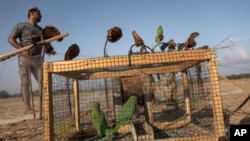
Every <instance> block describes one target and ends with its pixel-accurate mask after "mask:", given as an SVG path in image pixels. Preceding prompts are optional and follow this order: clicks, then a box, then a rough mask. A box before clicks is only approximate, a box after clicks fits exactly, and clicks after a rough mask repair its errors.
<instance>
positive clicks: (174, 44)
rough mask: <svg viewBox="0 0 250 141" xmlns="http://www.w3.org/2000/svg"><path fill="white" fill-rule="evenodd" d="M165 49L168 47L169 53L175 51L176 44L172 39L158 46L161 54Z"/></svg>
mask: <svg viewBox="0 0 250 141" xmlns="http://www.w3.org/2000/svg"><path fill="white" fill-rule="evenodd" d="M167 47H169V51H172V50H175V47H176V43H175V42H174V40H173V39H170V40H169V41H168V42H166V43H163V44H162V45H161V46H160V49H161V51H162V52H164V51H165V49H166V48H167Z"/></svg>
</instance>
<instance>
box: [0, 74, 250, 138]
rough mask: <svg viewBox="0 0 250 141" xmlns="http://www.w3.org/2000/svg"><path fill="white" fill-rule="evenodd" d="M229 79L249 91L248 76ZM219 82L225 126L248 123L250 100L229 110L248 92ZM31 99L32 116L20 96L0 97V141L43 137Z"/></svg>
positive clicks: (36, 98)
mask: <svg viewBox="0 0 250 141" xmlns="http://www.w3.org/2000/svg"><path fill="white" fill-rule="evenodd" d="M233 82H235V83H237V84H238V85H240V86H241V87H243V88H244V89H246V90H248V91H250V87H249V84H250V79H240V80H233ZM220 86H221V95H222V103H223V109H224V113H225V124H226V126H227V127H228V125H229V124H250V101H248V102H247V103H246V104H245V105H244V106H243V107H242V108H241V109H239V110H237V111H236V112H234V113H232V112H233V111H234V110H235V109H236V108H237V107H238V106H239V105H240V104H241V103H242V102H243V101H244V100H245V99H246V98H247V97H248V95H249V94H248V93H246V92H245V91H242V90H241V89H239V88H237V87H236V86H234V85H233V84H231V83H229V82H227V81H225V80H221V81H220ZM34 100H35V111H36V119H34V116H33V114H24V112H23V109H22V108H23V103H22V99H21V97H16V98H6V99H0V113H1V114H0V141H5V140H6V141H12V140H14V141H15V140H18V141H20V140H21V141H22V140H23V141H24V140H25V141H26V140H43V120H38V116H39V112H38V111H39V109H38V107H39V106H38V105H39V97H34ZM230 114H233V115H230Z"/></svg>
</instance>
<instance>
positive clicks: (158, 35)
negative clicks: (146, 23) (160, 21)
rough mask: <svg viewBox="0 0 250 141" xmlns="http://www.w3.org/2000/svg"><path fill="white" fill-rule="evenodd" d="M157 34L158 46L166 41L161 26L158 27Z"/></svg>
mask: <svg viewBox="0 0 250 141" xmlns="http://www.w3.org/2000/svg"><path fill="white" fill-rule="evenodd" d="M156 33H157V35H156V37H155V42H156V44H159V43H160V42H161V41H162V40H163V39H164V35H163V28H162V26H161V25H159V26H158V28H157V31H156Z"/></svg>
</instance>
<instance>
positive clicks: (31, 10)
mask: <svg viewBox="0 0 250 141" xmlns="http://www.w3.org/2000/svg"><path fill="white" fill-rule="evenodd" d="M37 11H39V12H40V10H39V9H38V8H37V7H31V8H29V9H28V11H27V16H28V18H29V17H30V13H33V12H37Z"/></svg>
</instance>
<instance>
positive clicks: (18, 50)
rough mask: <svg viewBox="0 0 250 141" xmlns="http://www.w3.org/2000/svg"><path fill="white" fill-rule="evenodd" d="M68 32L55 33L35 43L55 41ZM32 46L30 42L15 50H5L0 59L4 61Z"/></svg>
mask: <svg viewBox="0 0 250 141" xmlns="http://www.w3.org/2000/svg"><path fill="white" fill-rule="evenodd" d="M68 35H69V34H68V33H63V34H60V35H57V36H55V37H52V38H49V39H46V40H43V41H39V42H37V43H36V44H45V43H50V42H52V41H55V40H58V39H61V38H63V37H65V36H68ZM32 47H34V44H31V45H28V46H24V47H22V48H20V49H16V50H13V51H10V52H7V53H4V54H2V55H0V61H4V60H6V59H8V58H10V57H13V56H15V55H17V54H19V53H21V52H23V51H25V50H29V49H31V48H32Z"/></svg>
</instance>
